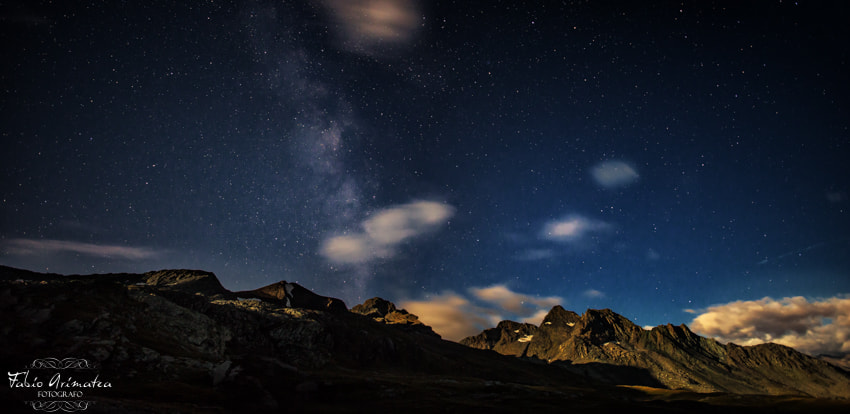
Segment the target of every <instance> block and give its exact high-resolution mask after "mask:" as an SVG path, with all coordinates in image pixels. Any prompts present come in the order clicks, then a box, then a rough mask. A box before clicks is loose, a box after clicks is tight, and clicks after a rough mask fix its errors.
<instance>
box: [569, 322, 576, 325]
mask: <svg viewBox="0 0 850 414" xmlns="http://www.w3.org/2000/svg"><path fill="white" fill-rule="evenodd" d="M567 326H576V323H575V322H567Z"/></svg>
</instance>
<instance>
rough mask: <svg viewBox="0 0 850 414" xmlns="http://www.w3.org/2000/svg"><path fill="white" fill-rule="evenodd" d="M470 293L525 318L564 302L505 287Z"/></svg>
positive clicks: (480, 289) (486, 288)
mask: <svg viewBox="0 0 850 414" xmlns="http://www.w3.org/2000/svg"><path fill="white" fill-rule="evenodd" d="M469 291H470V293H472V295H473V296H475V297H476V298H478V299H480V300H483V301H485V302H490V303H493V304H496V305H498V306H499V307H500V308H501V309H504V310H507V311H508V312H511V313H514V314H517V315H519V316H523V317H525V316H529V315H532V314H534V313H535V312H536V311H538V310H539V309H538V308H541V307H542V308H545V309H546V310H549V308H551V307H553V306H555V305H558V304H560V303H562V302H563V299H561V298H559V297H556V296H550V297H546V298H540V297H535V296H529V295H524V294H522V293H517V292H514V291H512V290H510V289H508V287H507V286H505V285H493V286H490V287H485V288H470V289H469Z"/></svg>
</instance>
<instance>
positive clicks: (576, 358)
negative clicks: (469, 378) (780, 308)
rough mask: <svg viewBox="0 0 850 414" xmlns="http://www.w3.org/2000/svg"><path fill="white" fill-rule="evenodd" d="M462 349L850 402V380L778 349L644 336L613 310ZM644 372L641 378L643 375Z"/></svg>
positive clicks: (612, 374) (611, 376) (618, 378)
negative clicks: (486, 350)
mask: <svg viewBox="0 0 850 414" xmlns="http://www.w3.org/2000/svg"><path fill="white" fill-rule="evenodd" d="M460 343H461V344H463V345H466V346H470V347H474V348H479V349H490V350H494V351H496V352H499V353H502V354H505V355H513V356H524V357H530V358H536V359H540V360H543V361H546V362H549V363H555V362H560V363H561V364H563V365H565V366H567V367H568V369H570V370H572V371H573V372H580V373H585V374H586V375H588V376H590V377H593V378H597V379H600V380H603V381H606V382H612V383H616V384H629V385H647V386H654V387H662V388H669V389H678V390H688V391H695V392H700V393H711V392H725V393H735V394H772V395H780V394H796V395H808V396H814V397H832V398H850V374H848V372H847V371H844V370H842V369H840V368H838V367H836V366H834V365H831V364H829V363H826V362H824V361H822V360H820V359H817V358H813V357H811V356H808V355H805V354H803V353H800V352H797V351H795V350H794V349H792V348H789V347H786V346H782V345H777V344H772V343H770V344H762V345H755V346H738V345H735V344H732V343H730V344H725V345H724V344H721V343H719V342H717V341H716V340H713V339H708V338H704V337H701V336H699V335H697V334H695V333H693V332H692V331H691V330H690V329H688V327H687V326H686V325H684V324H683V325H680V326H673V325H664V326H657V327H655V328H652V329H651V330H645V329H643V328H641V327H639V326H637V325H635V324H634V323H632V322H631V321H629V320H628V319H627V318H625V317H623V316H621V315H619V314H617V313H615V312H613V311H611V310H610V309H602V310H594V309H589V310H587V312H585V313H584V314H583V315H581V316H578V315H577V314H576V313H574V312H570V311H566V310H564V309H563V308H562V307H560V306H556V307H554V308H553V309H552V310H551V311H550V312H549V314H548V315H547V316H546V317H545V319H544V320H543V323H542V324H541V325H540V326H539V327H536V326H533V325H528V324H518V323H516V322H511V321H503V322H501V323H499V325H498V326H497V327H496V328H492V329H488V330H485V331H484V332H482V333H481V334H479V335H476V336H472V337H468V338H465V339H463V340H462V341H461V342H460ZM641 373H642V374H641Z"/></svg>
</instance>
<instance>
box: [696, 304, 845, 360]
mask: <svg viewBox="0 0 850 414" xmlns="http://www.w3.org/2000/svg"><path fill="white" fill-rule="evenodd" d="M690 325H691V329H693V330H694V332H697V333H700V334H703V335H706V336H711V337H714V338H716V339H718V340H719V341H721V342H734V343H736V344H739V345H755V344H760V343H765V342H774V343H778V344H782V345H787V346H790V347H792V348H796V349H797V350H799V351H802V352H806V353H809V354H812V355H818V354H847V353H850V297H846V296H843V297H832V298H827V299H822V300H817V301H812V302H810V301H808V300H807V299H806V298H804V297H801V296H795V297H787V298H782V299H779V300H776V299H772V298H769V297H765V298H763V299H759V300H752V301H736V302H730V303H726V304H721V305H715V306H711V307H709V308H708V310H706V311H704V312H703V313H701V314H700V315H698V316H697V317H696V318H694V320H693V321H692V322H691V324H690Z"/></svg>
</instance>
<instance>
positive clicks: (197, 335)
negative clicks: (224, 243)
mask: <svg viewBox="0 0 850 414" xmlns="http://www.w3.org/2000/svg"><path fill="white" fill-rule="evenodd" d="M353 310H354V311H348V310H347V307H346V306H345V304H344V303H342V301H339V300H337V299H333V298H327V297H324V296H320V295H317V294H314V293H313V292H311V291H309V290H308V289H305V288H303V287H301V286H298V285H297V284H294V283H287V282H279V283H276V284H273V285H269V286H267V287H264V288H261V289H257V290H253V291H246V292H230V291H228V290H226V289H224V288H223V287H222V286H221V284H220V283H219V281H218V280H217V279H216V277H215V275H213V274H212V273H209V272H203V271H193V270H169V271H158V272H148V273H144V274H110V275H87V276H61V275H51V274H40V273H33V272H28V271H23V270H18V269H12V268H8V267H0V330H2V332H0V368H2V369H4V370H5V371H6V372H8V375H9V379H8V380H9V381H8V384H9V386H8V387H6V386H4V387H1V388H0V389H2V390H3V391H2V393H0V399H2V401H0V404H2V407H3V412H38V411H37V410H39V411H53V412H73V411H85V412H131V413H132V412H135V413H154V412H169V413H172V412H203V413H207V412H251V411H252V412H367V411H371V410H383V412H400V411H406V412H429V413H430V412H485V411H486V412H531V411H537V412H609V411H613V410H621V409H640V410H652V411H654V412H660V413H667V412H671V413H672V412H688V413H693V412H719V411H720V410H722V411H723V412H729V411H732V412H735V411H738V412H811V411H813V410H817V411H819V412H846V410H847V409H848V408H850V403H848V402H847V401H846V400H841V399H835V398H832V399H825V398H812V397H809V396H805V395H802V394H800V393H797V394H796V395H793V394H789V395H773V396H770V395H750V394H746V395H745V394H733V393H730V392H713V393H696V392H691V391H676V390H671V389H667V388H665V387H664V386H663V384H650V385H655V387H647V386H635V385H630V386H617V385H615V383H616V381H614V382H612V381H611V379H610V378H604V377H601V376H598V375H590V374H588V375H585V373H583V372H581V371H580V370H575V369H573V368H574V367H573V366H572V364H566V363H552V364H550V363H547V362H545V361H544V360H541V359H539V358H528V359H522V358H515V357H512V356H505V355H500V354H498V353H496V352H492V351H482V350H477V349H472V348H469V347H466V346H462V345H460V344H456V343H453V342H449V341H444V340H442V339H440V338H439V336H438V335H436V334H434V333H433V331H431V330H430V328H428V327H427V326H424V325H422V324H421V322H419V321H418V318H416V316H415V315H411V314H409V313H407V312H406V311H404V310H403V309H401V310H400V309H396V308H395V306H394V305H392V304H391V303H389V302H386V301H383V300H380V299H377V298H376V299H372V300H370V301H367V302H366V303H364V304H362V305H358V306H356V307H355V308H354V309H353ZM552 334H553V335H555V336H557V335H559V333H558V332H552ZM529 335H532V334H529ZM535 335H539V334H535ZM535 337H536V336H535ZM533 339H534V338H531V339H529V341H528V342H533ZM526 351H527V350H526ZM526 351H524V352H526ZM696 357H698V356H695V358H696ZM795 363H796V362H795ZM602 365H605V364H602ZM606 367H608V368H614V369H617V367H615V366H614V365H606ZM634 370H635V371H634V374H635V375H637V376H638V377H641V378H645V377H646V375H647V373H646V372H644V371H641V370H640V369H638V368H634ZM602 371H605V369H601V370H600V372H602ZM803 380H805V379H802V378H801V381H803Z"/></svg>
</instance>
